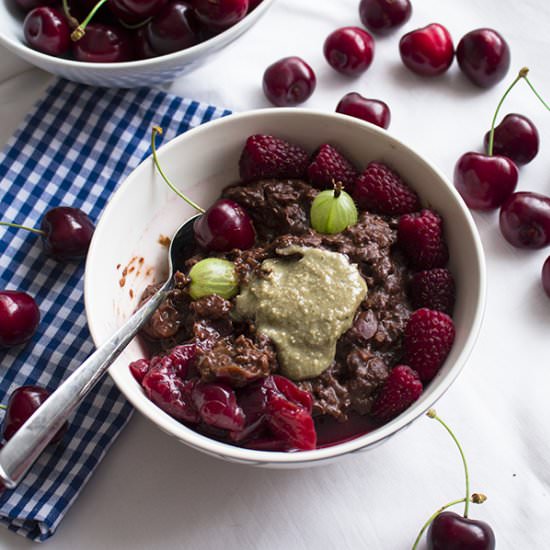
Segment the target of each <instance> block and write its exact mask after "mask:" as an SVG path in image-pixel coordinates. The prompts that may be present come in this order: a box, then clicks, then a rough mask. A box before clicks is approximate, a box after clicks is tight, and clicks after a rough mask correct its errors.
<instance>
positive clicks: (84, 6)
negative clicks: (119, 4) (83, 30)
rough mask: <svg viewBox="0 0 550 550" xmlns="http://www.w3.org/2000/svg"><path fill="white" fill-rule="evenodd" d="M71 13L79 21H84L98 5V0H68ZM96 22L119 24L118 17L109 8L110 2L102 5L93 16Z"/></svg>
mask: <svg viewBox="0 0 550 550" xmlns="http://www.w3.org/2000/svg"><path fill="white" fill-rule="evenodd" d="M66 2H67V7H68V9H69V14H70V15H71V17H74V18H75V19H76V20H77V21H80V22H82V21H84V19H86V17H87V16H88V14H89V13H90V12H91V11H92V10H93V9H94V8H95V7H96V4H97V3H98V0H66ZM93 22H94V23H105V24H108V25H113V24H115V25H116V24H118V19H117V18H116V17H115V16H114V14H113V13H112V12H111V10H110V9H109V2H106V3H105V4H103V5H101V6H100V7H99V8H98V9H97V11H96V12H95V13H94V16H93Z"/></svg>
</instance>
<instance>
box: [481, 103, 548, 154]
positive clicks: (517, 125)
mask: <svg viewBox="0 0 550 550" xmlns="http://www.w3.org/2000/svg"><path fill="white" fill-rule="evenodd" d="M490 134H491V132H490V131H489V132H487V133H486V134H485V139H484V144H485V150H487V149H488V146H489V135H490ZM538 152H539V133H538V131H537V128H536V127H535V125H534V124H533V123H532V122H531V121H530V120H529V119H528V118H527V117H525V116H523V115H517V114H514V113H511V114H508V115H506V116H505V117H504V118H503V119H502V122H501V123H500V124H499V125H498V126H495V135H494V141H493V153H494V154H495V155H504V156H505V157H508V158H509V159H512V160H513V161H514V162H515V163H516V164H527V163H528V162H531V161H532V160H533V159H534V158H535V157H536V156H537V153H538Z"/></svg>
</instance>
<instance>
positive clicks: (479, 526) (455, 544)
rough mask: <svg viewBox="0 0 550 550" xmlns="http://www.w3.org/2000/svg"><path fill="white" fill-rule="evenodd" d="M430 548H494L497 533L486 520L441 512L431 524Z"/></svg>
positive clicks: (437, 549)
mask: <svg viewBox="0 0 550 550" xmlns="http://www.w3.org/2000/svg"><path fill="white" fill-rule="evenodd" d="M427 541H428V546H427V549H428V550H494V549H495V546H496V542H495V534H494V532H493V530H492V529H491V527H490V525H489V524H487V523H485V522H484V521H479V520H476V519H470V518H465V517H464V516H460V515H458V514H456V513H455V512H441V513H440V514H439V515H438V516H436V518H435V519H434V520H433V521H432V523H431V524H430V528H429V529H428V534H427Z"/></svg>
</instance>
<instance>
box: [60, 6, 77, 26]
mask: <svg viewBox="0 0 550 550" xmlns="http://www.w3.org/2000/svg"><path fill="white" fill-rule="evenodd" d="M62 5H63V12H64V13H65V17H66V18H67V21H68V23H69V25H70V26H71V27H72V28H73V29H74V28H76V27H78V25H79V23H78V19H76V17H73V16H72V15H71V9H70V8H69V2H68V1H67V0H63V2H62Z"/></svg>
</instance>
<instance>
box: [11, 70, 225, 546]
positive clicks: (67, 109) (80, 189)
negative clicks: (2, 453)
mask: <svg viewBox="0 0 550 550" xmlns="http://www.w3.org/2000/svg"><path fill="white" fill-rule="evenodd" d="M227 114H229V111H223V110H219V109H216V108H215V107H213V106H210V105H203V104H200V103H197V102H196V101H190V100H186V99H182V98H179V97H175V96H172V95H168V94H166V93H164V92H161V91H158V90H151V89H145V88H141V89H135V90H114V89H96V88H90V87H86V86H82V85H78V84H74V83H71V82H68V81H65V80H58V81H56V82H55V83H54V84H53V86H52V87H51V88H50V89H49V90H48V91H47V93H46V95H45V98H44V99H43V100H41V101H40V102H39V104H38V105H37V106H36V107H35V108H34V110H33V111H32V113H31V114H29V115H28V116H27V118H26V119H25V121H24V122H23V124H22V126H21V127H20V128H19V130H18V131H17V132H16V133H15V135H14V136H13V137H12V139H11V140H10V141H9V143H8V145H7V146H6V148H5V149H4V151H3V153H2V154H1V156H0V219H2V220H4V221H11V222H14V223H18V224H22V225H26V226H31V227H37V226H39V223H40V220H41V218H42V216H43V215H44V213H45V212H46V211H47V210H48V209H49V208H51V207H54V206H58V205H66V206H74V207H77V208H80V209H82V210H83V211H84V212H86V213H87V214H88V215H89V216H90V217H91V219H92V220H93V221H94V222H97V220H98V219H99V217H100V215H101V212H102V210H103V208H104V206H105V205H106V203H107V201H108V200H109V197H110V196H111V194H112V193H113V191H114V190H115V189H116V187H117V185H118V184H119V183H120V182H121V181H122V180H123V179H124V177H125V176H126V175H127V174H128V173H129V172H130V171H131V170H132V169H133V168H135V167H136V166H137V165H138V164H139V163H140V162H141V161H142V160H143V159H144V157H146V156H147V155H148V154H149V153H150V147H149V144H150V132H151V127H152V126H153V125H159V126H162V128H163V129H164V130H165V132H164V135H163V139H164V140H169V139H171V138H173V137H174V136H175V135H178V134H180V133H182V132H185V131H186V130H187V129H189V128H191V127H193V126H197V125H199V124H201V123H203V122H206V121H208V120H211V119H213V118H217V117H220V116H224V115H227ZM83 273H84V263H83V262H81V263H71V264H62V263H59V262H56V261H55V260H52V259H51V258H48V257H46V256H45V254H44V253H43V251H42V246H41V242H40V239H39V238H38V237H37V236H36V235H35V234H33V233H29V232H27V231H23V230H17V229H13V228H7V227H0V288H1V289H10V290H11V289H13V290H21V291H25V292H28V293H29V294H31V295H32V296H33V297H34V298H35V300H36V302H37V304H38V306H39V308H40V312H41V315H42V319H41V321H40V326H39V328H38V331H37V332H36V334H35V335H34V337H33V338H32V340H31V341H30V342H29V343H28V344H26V345H24V346H20V347H17V348H15V349H11V350H0V403H6V402H7V400H8V396H9V394H10V392H11V391H13V390H14V389H15V388H16V387H18V386H22V385H24V384H38V385H41V386H44V387H46V388H48V389H50V390H54V389H55V388H56V387H57V386H58V385H59V384H60V382H61V381H62V380H64V379H65V378H67V376H68V375H69V373H71V372H72V371H73V370H74V369H75V368H76V367H77V366H78V365H80V364H81V363H82V361H83V360H84V359H85V358H86V357H88V356H89V355H90V354H91V353H92V351H93V349H94V346H93V343H92V340H91V337H90V334H89V332H88V327H87V325H86V318H85V314H84V301H83ZM131 412H132V408H131V406H130V404H129V403H128V402H127V401H126V400H125V399H124V398H123V397H122V395H121V394H120V392H119V391H118V390H117V388H116V387H115V386H114V384H113V382H112V381H111V379H110V378H108V377H107V378H105V379H104V380H103V381H102V382H101V383H100V384H99V385H98V386H97V387H96V388H95V389H94V391H93V392H91V394H90V395H88V397H87V398H86V400H85V401H84V402H83V403H82V405H81V406H80V407H79V408H78V410H77V411H76V413H75V414H74V415H73V417H72V419H71V421H70V425H69V431H68V433H67V434H66V436H65V437H64V439H63V441H62V443H61V444H60V445H59V446H58V447H56V448H54V449H47V450H46V451H45V453H44V454H43V455H42V456H41V457H40V459H39V460H38V461H37V463H36V464H35V465H34V466H33V468H32V470H31V471H30V472H29V473H28V475H27V476H26V477H25V479H24V480H23V481H22V482H21V484H20V485H19V486H18V487H17V488H16V489H15V490H13V491H6V492H4V493H3V494H2V495H0V522H2V523H3V524H4V525H6V526H7V527H8V528H9V529H11V530H12V531H15V532H17V533H20V534H22V535H25V536H27V537H29V538H30V539H33V540H35V541H43V540H46V539H47V538H48V537H50V536H51V535H52V534H53V533H54V532H55V530H56V528H57V526H58V525H59V522H60V521H61V519H62V518H63V516H64V515H65V513H66V512H67V510H68V508H69V506H70V505H71V503H72V502H73V501H74V500H75V498H76V497H77V496H78V494H79V492H80V491H81V490H82V488H83V487H84V484H85V483H86V482H87V481H88V479H89V478H90V476H91V475H92V473H93V472H94V470H95V468H96V467H97V465H98V464H99V462H100V461H101V459H102V458H103V456H104V455H105V453H106V452H107V450H108V448H109V446H110V445H111V444H112V443H113V441H114V440H115V438H116V436H117V435H118V433H119V432H120V430H121V429H122V428H123V427H124V425H125V424H126V422H127V421H128V419H129V418H130V415H131ZM0 414H3V413H2V412H1V411H0ZM0 420H1V416H0Z"/></svg>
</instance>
